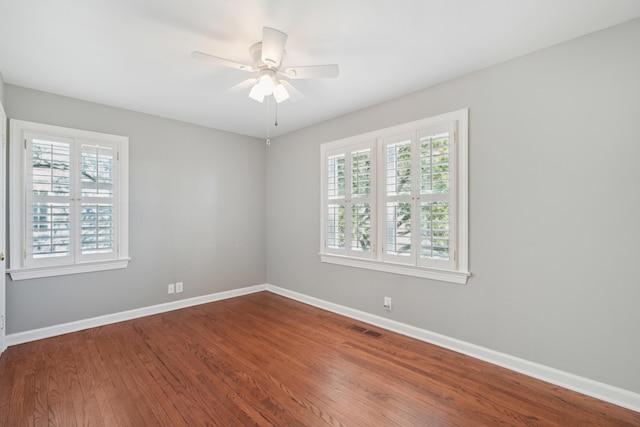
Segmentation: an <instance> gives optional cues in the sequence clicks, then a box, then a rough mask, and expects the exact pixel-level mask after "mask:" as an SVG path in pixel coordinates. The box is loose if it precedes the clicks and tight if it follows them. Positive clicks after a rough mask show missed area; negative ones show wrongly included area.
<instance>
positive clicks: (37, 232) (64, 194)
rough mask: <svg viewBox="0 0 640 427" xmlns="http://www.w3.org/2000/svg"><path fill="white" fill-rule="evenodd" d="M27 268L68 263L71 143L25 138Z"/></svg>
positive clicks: (69, 254) (71, 249)
mask: <svg viewBox="0 0 640 427" xmlns="http://www.w3.org/2000/svg"><path fill="white" fill-rule="evenodd" d="M26 150H27V162H26V178H25V179H26V182H27V188H28V189H29V191H27V193H26V209H27V211H28V213H27V220H26V233H27V244H26V247H25V252H26V260H27V261H28V264H40V265H43V264H46V265H54V264H61V263H67V262H69V261H68V259H69V258H71V257H72V254H73V242H72V239H71V230H72V223H73V217H72V212H71V203H72V198H73V188H72V187H73V186H72V182H73V176H72V164H73V140H72V139H68V138H59V137H57V138H56V137H49V136H43V135H37V134H27V135H26Z"/></svg>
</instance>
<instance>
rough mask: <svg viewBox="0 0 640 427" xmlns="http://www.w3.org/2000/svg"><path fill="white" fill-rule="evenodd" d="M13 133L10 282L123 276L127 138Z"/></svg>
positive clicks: (36, 129)
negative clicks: (118, 271) (106, 273)
mask: <svg viewBox="0 0 640 427" xmlns="http://www.w3.org/2000/svg"><path fill="white" fill-rule="evenodd" d="M11 131H12V144H11V146H10V149H11V164H12V166H13V168H12V169H11V174H12V175H11V179H12V182H13V183H14V187H13V188H14V189H15V191H12V193H11V202H10V208H11V216H10V227H11V241H12V247H11V268H10V270H9V271H10V273H11V275H12V278H13V279H14V280H20V279H28V278H35V277H47V276H55V275H62V274H72V273H79V272H88V271H100V270H109V269H114V268H125V267H126V266H127V265H128V261H129V258H128V190H127V182H128V156H127V154H128V138H126V137H122V136H116V135H107V134H101V133H97V132H90V131H82V130H76V129H70V128H62V127H58V126H51V125H44V124H39V123H31V122H23V121H20V120H12V121H11ZM14 165H15V166H14ZM20 188H22V191H20Z"/></svg>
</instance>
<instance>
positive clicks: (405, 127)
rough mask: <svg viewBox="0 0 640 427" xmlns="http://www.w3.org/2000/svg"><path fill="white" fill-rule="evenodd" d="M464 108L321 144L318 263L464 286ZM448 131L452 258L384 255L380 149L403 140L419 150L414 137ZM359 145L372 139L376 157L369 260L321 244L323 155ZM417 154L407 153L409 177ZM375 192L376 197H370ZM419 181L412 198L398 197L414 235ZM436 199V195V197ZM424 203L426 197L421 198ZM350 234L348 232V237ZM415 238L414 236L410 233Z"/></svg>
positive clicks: (466, 240)
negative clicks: (408, 207) (408, 208)
mask: <svg viewBox="0 0 640 427" xmlns="http://www.w3.org/2000/svg"><path fill="white" fill-rule="evenodd" d="M468 116H469V111H468V109H462V110H458V111H453V112H450V113H446V114H441V115H438V116H434V117H429V118H425V119H422V120H417V121H414V122H410V123H405V124H402V125H398V126H393V127H389V128H385V129H381V130H377V131H374V132H369V133H367V134H363V135H357V136H354V137H350V138H345V139H341V140H337V141H332V142H328V143H325V144H322V145H321V147H320V159H321V160H320V161H321V168H320V169H321V171H322V172H321V173H322V177H321V180H320V181H321V186H320V187H321V190H320V197H321V207H322V212H321V215H320V217H321V226H320V233H321V234H320V242H321V243H320V246H321V247H320V259H321V261H322V262H325V263H331V264H338V265H344V266H350V267H357V268H365V269H370V270H377V271H384V272H388V273H395V274H402V275H407V276H415V277H421V278H428V279H434V280H440V281H445V282H451V283H457V284H466V283H467V279H468V277H469V276H470V275H471V273H470V272H469V261H468V260H469V204H468V199H469V171H468V164H469V151H468V150H469V149H468V139H469V131H468ZM434 128H437V129H440V128H444V129H448V130H449V131H450V133H453V137H452V138H451V142H450V145H451V157H450V171H449V172H450V176H449V179H450V193H449V195H448V196H447V197H448V200H449V202H450V206H451V214H450V216H451V219H450V223H451V224H450V227H451V229H450V239H451V242H450V244H451V252H452V253H451V255H452V256H451V257H450V258H449V260H447V261H440V260H430V259H429V260H425V259H420V257H419V256H418V254H417V253H414V254H412V255H411V256H408V257H401V256H393V255H389V254H385V250H384V241H383V239H384V238H385V237H384V236H385V233H386V231H385V224H384V221H385V215H386V202H387V200H388V198H387V196H386V193H385V185H386V175H385V174H386V169H385V156H384V154H385V151H384V147H385V145H386V143H388V142H390V141H394V140H397V138H399V137H402V138H408V139H410V140H411V143H412V145H413V147H414V149H415V148H416V147H418V146H419V135H420V133H421V132H422V131H425V130H430V129H434ZM363 141H374V144H375V148H376V149H375V153H376V162H375V163H376V167H375V169H373V168H372V170H373V172H372V173H373V176H372V181H373V184H372V186H375V187H374V188H375V192H374V191H372V198H373V203H374V204H375V206H377V208H376V209H375V213H374V214H373V215H372V221H375V222H374V226H373V228H374V229H375V230H376V231H375V232H374V233H373V236H372V244H373V248H374V250H373V251H372V253H371V254H370V256H368V257H362V256H358V255H354V254H351V253H348V251H335V250H330V249H329V248H328V247H327V244H326V236H327V182H326V180H327V159H328V156H330V155H334V154H335V153H340V152H344V153H350V152H352V151H355V150H356V149H357V148H358V146H360V145H362V144H363ZM418 157H419V156H415V155H412V161H413V168H414V173H415V171H416V170H419V167H418V166H417V162H418V161H419V158H418ZM373 193H375V194H373ZM418 193H419V183H418V182H417V180H416V179H413V180H412V194H411V195H407V196H406V197H405V196H402V197H399V198H400V199H403V200H404V199H407V201H408V202H411V203H413V206H414V208H415V209H416V210H415V211H414V212H416V214H413V215H412V221H414V223H413V228H412V230H415V231H417V230H418V228H417V224H416V223H415V221H417V218H418V217H419V214H417V212H418V210H417V208H418V207H419V204H420V197H419V194H418ZM440 197H441V196H435V197H434V199H439V198H440ZM422 198H423V199H427V198H428V197H422ZM348 233H349V231H348V230H347V234H348ZM414 234H415V233H414Z"/></svg>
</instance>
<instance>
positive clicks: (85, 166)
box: [79, 143, 117, 258]
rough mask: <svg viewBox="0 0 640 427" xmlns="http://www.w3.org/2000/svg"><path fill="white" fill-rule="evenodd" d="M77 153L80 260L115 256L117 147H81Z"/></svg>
mask: <svg viewBox="0 0 640 427" xmlns="http://www.w3.org/2000/svg"><path fill="white" fill-rule="evenodd" d="M81 146H82V148H81V150H80V152H81V156H80V171H81V174H80V176H81V178H80V183H81V198H80V200H81V202H80V247H79V249H80V250H79V256H80V257H89V256H90V257H91V258H113V257H114V256H115V254H116V247H115V243H116V221H117V218H116V212H117V205H116V198H115V192H114V188H115V180H116V176H117V174H116V167H117V166H116V155H117V154H116V153H117V150H116V147H115V146H113V145H107V144H106V143H100V144H99V145H96V144H91V143H82V144H81Z"/></svg>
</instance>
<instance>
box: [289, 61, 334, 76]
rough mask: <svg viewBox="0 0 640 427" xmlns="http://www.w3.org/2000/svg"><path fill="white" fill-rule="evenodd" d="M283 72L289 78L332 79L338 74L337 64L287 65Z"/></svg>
mask: <svg viewBox="0 0 640 427" xmlns="http://www.w3.org/2000/svg"><path fill="white" fill-rule="evenodd" d="M283 74H284V75H285V76H287V77H288V78H290V79H334V78H336V77H338V76H339V75H340V68H339V67H338V64H329V65H308V66H301V67H289V68H287V69H286V70H284V72H283Z"/></svg>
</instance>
